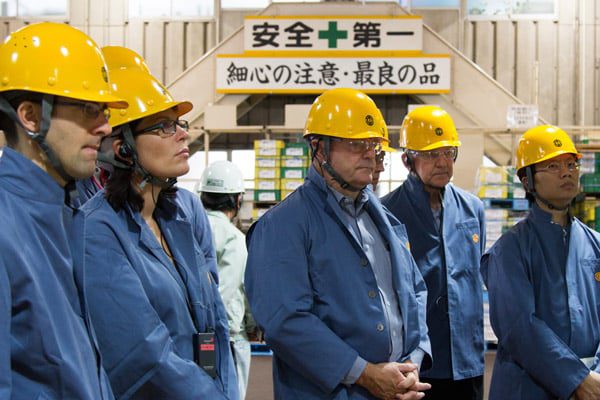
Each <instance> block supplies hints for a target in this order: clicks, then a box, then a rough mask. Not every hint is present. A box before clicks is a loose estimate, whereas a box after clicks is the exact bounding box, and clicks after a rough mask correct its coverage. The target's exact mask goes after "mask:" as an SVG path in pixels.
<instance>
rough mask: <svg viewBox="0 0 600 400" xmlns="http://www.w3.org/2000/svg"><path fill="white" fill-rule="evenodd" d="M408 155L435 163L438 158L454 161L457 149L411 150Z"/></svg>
mask: <svg viewBox="0 0 600 400" xmlns="http://www.w3.org/2000/svg"><path fill="white" fill-rule="evenodd" d="M410 154H412V155H413V156H415V157H419V158H422V159H424V160H429V161H435V160H437V159H439V158H440V157H443V158H444V159H446V160H453V161H454V160H456V156H457V155H458V149H457V148H456V147H450V148H447V149H444V150H429V151H414V150H411V151H410Z"/></svg>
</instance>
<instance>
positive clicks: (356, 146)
mask: <svg viewBox="0 0 600 400" xmlns="http://www.w3.org/2000/svg"><path fill="white" fill-rule="evenodd" d="M331 139H332V140H333V141H335V142H340V143H344V144H345V145H346V147H347V148H348V149H349V150H350V152H352V153H354V154H363V153H365V152H367V151H369V150H374V151H375V154H376V155H377V154H380V153H381V141H379V140H370V139H342V138H331Z"/></svg>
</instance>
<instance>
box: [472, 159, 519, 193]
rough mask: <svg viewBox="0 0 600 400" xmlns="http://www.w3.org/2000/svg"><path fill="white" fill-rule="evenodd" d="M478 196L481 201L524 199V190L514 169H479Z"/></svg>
mask: <svg viewBox="0 0 600 400" xmlns="http://www.w3.org/2000/svg"><path fill="white" fill-rule="evenodd" d="M477 193H478V196H479V197H480V198H482V199H524V198H525V190H523V185H521V181H520V180H519V177H518V175H517V173H516V171H515V168H514V167H481V168H479V174H478V191H477Z"/></svg>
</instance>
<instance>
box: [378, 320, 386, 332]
mask: <svg viewBox="0 0 600 400" xmlns="http://www.w3.org/2000/svg"><path fill="white" fill-rule="evenodd" d="M384 329H385V326H383V324H382V323H381V322H380V323H378V324H377V331H378V332H381V331H383V330H384Z"/></svg>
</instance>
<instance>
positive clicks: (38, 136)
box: [0, 94, 74, 183]
mask: <svg viewBox="0 0 600 400" xmlns="http://www.w3.org/2000/svg"><path fill="white" fill-rule="evenodd" d="M53 107H54V96H53V95H50V94H44V95H43V97H42V121H41V124H40V130H39V132H30V131H29V130H27V129H26V128H25V127H24V126H23V124H22V123H21V120H20V119H19V116H18V115H17V112H16V111H15V109H14V108H13V107H12V106H11V105H10V103H9V102H8V100H6V98H5V97H4V96H0V110H1V111H3V112H4V113H6V114H7V115H8V117H9V118H10V119H11V120H13V122H14V123H16V124H17V125H19V126H20V127H21V128H23V130H24V131H25V133H26V134H27V136H29V137H30V138H31V139H32V140H33V141H34V142H36V143H37V144H38V146H40V148H41V149H42V151H43V152H44V154H45V155H46V158H47V159H48V161H49V162H50V165H52V168H54V170H55V171H56V172H57V173H58V174H59V175H60V177H61V178H62V179H63V180H64V181H65V183H68V182H72V181H74V179H73V177H72V176H71V175H69V174H68V173H67V172H66V171H65V169H64V168H63V166H62V164H61V163H60V161H59V159H58V156H57V155H56V153H55V152H54V150H52V148H51V147H50V145H48V143H47V142H46V135H47V134H48V131H49V130H50V123H51V121H52V109H53Z"/></svg>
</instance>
